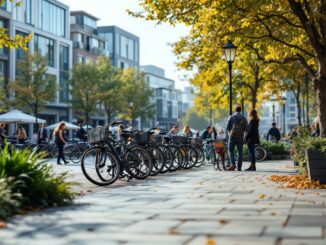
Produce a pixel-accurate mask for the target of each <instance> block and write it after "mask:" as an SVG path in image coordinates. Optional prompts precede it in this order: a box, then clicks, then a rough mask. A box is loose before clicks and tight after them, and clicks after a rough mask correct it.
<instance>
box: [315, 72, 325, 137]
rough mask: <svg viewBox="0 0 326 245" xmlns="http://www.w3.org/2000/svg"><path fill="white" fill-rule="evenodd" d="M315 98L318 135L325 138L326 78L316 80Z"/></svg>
mask: <svg viewBox="0 0 326 245" xmlns="http://www.w3.org/2000/svg"><path fill="white" fill-rule="evenodd" d="M316 97H317V98H316V100H317V116H318V119H319V126H320V135H321V137H326V77H320V78H318V79H317V80H316Z"/></svg>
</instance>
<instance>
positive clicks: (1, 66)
mask: <svg viewBox="0 0 326 245" xmlns="http://www.w3.org/2000/svg"><path fill="white" fill-rule="evenodd" d="M6 79H7V62H6V61H3V60H0V88H1V89H2V88H4V86H5V83H6Z"/></svg>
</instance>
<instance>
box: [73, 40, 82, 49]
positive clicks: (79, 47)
mask: <svg viewBox="0 0 326 245" xmlns="http://www.w3.org/2000/svg"><path fill="white" fill-rule="evenodd" d="M73 48H74V49H84V44H83V43H82V42H78V41H73Z"/></svg>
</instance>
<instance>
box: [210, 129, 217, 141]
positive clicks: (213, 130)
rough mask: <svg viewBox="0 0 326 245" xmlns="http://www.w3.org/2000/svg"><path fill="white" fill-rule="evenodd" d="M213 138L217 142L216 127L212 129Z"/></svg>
mask: <svg viewBox="0 0 326 245" xmlns="http://www.w3.org/2000/svg"><path fill="white" fill-rule="evenodd" d="M211 137H212V139H213V140H217V130H216V128H215V127H212V133H211Z"/></svg>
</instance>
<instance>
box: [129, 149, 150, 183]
mask: <svg viewBox="0 0 326 245" xmlns="http://www.w3.org/2000/svg"><path fill="white" fill-rule="evenodd" d="M124 167H125V168H126V170H127V172H128V173H129V174H130V175H131V176H132V177H134V178H136V179H145V178H147V177H148V176H149V175H150V173H151V172H152V169H153V162H152V159H151V155H150V154H149V153H148V152H147V151H146V149H144V148H143V147H141V146H138V145H134V146H131V147H130V148H128V150H127V153H126V154H125V157H124Z"/></svg>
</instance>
